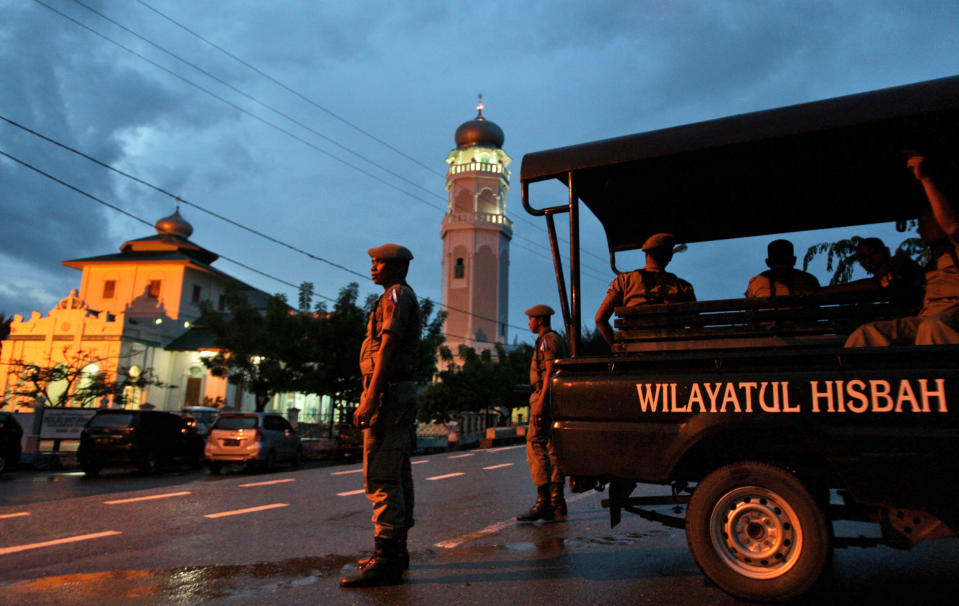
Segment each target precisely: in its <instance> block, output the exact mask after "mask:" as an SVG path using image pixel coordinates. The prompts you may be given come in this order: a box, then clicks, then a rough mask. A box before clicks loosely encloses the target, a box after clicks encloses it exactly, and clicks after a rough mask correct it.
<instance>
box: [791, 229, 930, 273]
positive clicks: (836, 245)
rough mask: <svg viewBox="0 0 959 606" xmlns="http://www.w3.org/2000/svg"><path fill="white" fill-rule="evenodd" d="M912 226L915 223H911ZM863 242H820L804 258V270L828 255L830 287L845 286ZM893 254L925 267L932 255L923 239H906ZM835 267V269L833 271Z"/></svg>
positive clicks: (846, 240) (854, 238) (810, 248)
mask: <svg viewBox="0 0 959 606" xmlns="http://www.w3.org/2000/svg"><path fill="white" fill-rule="evenodd" d="M910 223H912V224H914V223H915V221H912V222H910ZM862 240H863V238H861V237H860V236H852V237H851V238H848V239H844V240H837V241H836V242H820V243H819V244H815V245H813V246H810V247H809V249H807V250H806V255H805V256H804V257H803V270H807V269H808V268H809V264H810V263H811V262H812V261H813V259H815V258H816V256H817V255H822V254H825V255H826V271H830V272H832V276H830V278H829V285H830V286H834V285H836V284H845V283H847V282H849V280H850V279H851V278H852V272H853V269H854V268H855V264H856V247H857V246H859V243H860V242H861V241H862ZM893 254H904V255H906V256H908V257H910V258H912V260H914V261H916V262H917V263H919V265H920V266H924V265H925V264H926V263H927V262H928V261H929V255H930V254H931V252H930V250H929V246H928V245H926V243H925V242H923V241H922V239H921V238H906V239H905V240H903V241H902V242H900V243H899V246H898V247H896V250H895V252H894V253H893ZM834 267H835V269H833V268H834Z"/></svg>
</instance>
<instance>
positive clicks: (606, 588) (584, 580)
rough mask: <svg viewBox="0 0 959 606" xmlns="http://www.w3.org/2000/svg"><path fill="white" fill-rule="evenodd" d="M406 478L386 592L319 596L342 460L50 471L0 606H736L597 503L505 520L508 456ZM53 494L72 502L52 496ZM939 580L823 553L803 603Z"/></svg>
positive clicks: (351, 500) (891, 598)
mask: <svg viewBox="0 0 959 606" xmlns="http://www.w3.org/2000/svg"><path fill="white" fill-rule="evenodd" d="M413 470H414V479H415V482H416V488H417V506H416V512H417V525H416V527H415V528H414V529H413V531H412V532H411V534H410V549H411V552H412V570H411V571H410V577H409V582H408V583H407V584H405V585H402V586H398V587H385V588H377V589H366V590H351V591H347V590H341V589H340V588H339V587H338V586H337V580H338V579H339V577H340V576H341V575H342V574H343V573H344V572H349V571H350V569H351V567H352V565H353V562H355V560H356V559H357V558H359V557H362V556H364V555H366V553H367V551H368V549H369V548H370V547H371V544H372V539H371V528H370V521H369V517H370V511H369V505H368V504H367V501H366V499H365V498H364V496H363V494H362V474H361V472H360V468H359V466H358V465H355V464H353V465H346V466H333V467H312V468H307V469H301V470H281V471H279V472H277V473H273V474H257V475H251V474H241V473H230V474H227V475H225V476H220V477H212V476H204V475H202V474H198V473H195V472H193V473H191V472H181V473H174V474H169V475H167V474H165V475H162V476H158V477H157V478H156V479H155V480H154V481H156V482H159V484H158V485H153V486H150V487H144V488H137V489H134V490H123V491H121V490H116V489H115V486H113V483H115V484H123V485H129V484H133V485H134V486H136V485H137V482H138V481H139V480H135V479H134V477H133V476H132V475H129V474H127V475H124V474H120V475H118V476H116V477H113V476H107V477H106V478H104V480H105V482H106V483H104V484H96V483H92V482H90V481H85V482H82V481H80V480H79V479H78V478H76V477H75V476H63V478H64V479H62V480H61V481H60V482H49V484H51V485H54V484H60V485H61V486H62V487H61V486H57V487H55V488H54V489H53V490H54V492H56V493H58V497H57V498H55V499H41V498H39V497H38V496H37V495H41V494H46V492H47V491H32V494H34V497H25V496H22V495H23V494H24V493H23V491H19V490H18V491H9V492H15V493H17V494H21V497H20V499H21V501H22V502H17V503H10V502H9V500H10V499H11V498H12V499H14V500H15V499H16V498H17V497H16V496H13V497H11V496H9V495H7V496H5V497H3V501H2V502H3V503H4V504H3V505H2V506H0V604H4V605H19V604H29V605H31V606H35V605H43V604H71V605H74V604H79V605H87V604H90V605H96V606H107V605H110V604H196V603H211V604H256V605H260V604H263V603H264V602H270V603H282V604H330V605H334V604H380V603H390V604H393V603H411V604H424V605H433V604H437V605H438V604H443V605H448V604H497V603H502V604H515V603H533V602H536V603H550V604H553V605H556V606H561V605H567V604H570V605H571V604H576V605H582V604H597V603H603V604H688V603H698V604H703V605H711V604H737V603H740V602H738V601H736V600H734V599H732V598H730V597H728V596H726V595H725V594H723V593H722V592H721V591H719V590H718V589H716V588H715V587H712V586H710V585H709V584H708V583H707V582H706V581H705V580H704V577H703V576H702V574H701V573H700V572H699V570H698V569H697V567H696V565H695V563H694V562H693V560H692V557H691V556H690V555H689V551H688V549H687V548H686V543H685V538H684V536H683V533H682V531H679V530H674V529H669V528H665V527H662V526H659V525H656V524H652V523H649V522H646V521H645V520H642V519H640V518H638V517H635V516H629V517H626V518H624V520H623V522H622V523H621V524H620V525H619V526H617V527H616V528H615V529H610V528H609V522H608V518H607V512H606V510H604V509H603V508H602V507H601V504H600V502H601V499H602V498H603V496H604V495H602V494H597V493H594V492H590V493H586V494H584V495H573V496H571V498H570V518H569V520H568V521H566V522H563V523H548V524H544V523H537V524H517V523H516V522H515V521H513V517H514V516H515V514H516V513H517V512H519V511H521V510H523V509H525V508H526V507H528V506H529V505H530V503H531V501H532V498H533V496H534V491H533V490H532V488H531V486H530V484H529V479H528V472H527V470H526V465H525V453H524V450H523V448H522V447H521V446H514V447H507V448H502V449H499V448H497V449H488V450H473V451H466V452H460V453H441V454H436V455H430V456H422V457H417V458H415V459H414V466H413ZM37 477H39V478H44V477H50V474H40V475H38V476H37ZM54 477H55V476H54ZM17 481H19V480H14V482H17ZM4 482H7V479H6V478H4V481H3V482H0V489H2V488H3V487H5V484H4ZM44 482H46V480H41V481H40V482H37V484H40V485H42V484H43V483H44ZM97 482H99V480H98V481H97ZM71 485H76V486H78V487H81V488H82V490H83V491H86V492H81V493H79V494H75V495H74V496H68V495H69V494H70V493H71V492H72V490H71ZM12 486H14V484H11V483H10V482H7V486H6V487H12ZM98 486H99V487H101V488H106V489H107V490H106V491H98V489H97V487H98ZM641 489H643V490H644V491H646V492H649V493H652V491H653V490H660V489H658V488H655V487H646V486H643V487H641ZM78 490H79V488H78ZM26 492H31V491H26ZM957 569H959V542H957V541H956V540H954V539H948V540H940V541H931V542H929V543H926V544H921V545H919V546H918V547H917V548H915V549H913V550H911V551H908V552H901V551H895V550H891V549H887V548H884V547H880V548H873V549H868V550H863V549H851V550H837V552H836V556H835V561H834V564H833V566H832V569H831V571H830V575H829V578H827V579H826V582H825V583H824V585H823V587H822V588H821V589H820V590H819V591H818V592H817V593H816V594H815V595H813V596H811V597H810V598H809V599H808V600H807V601H806V602H805V603H820V604H844V603H849V604H853V603H855V604H863V603H871V604H897V605H898V606H901V604H904V603H909V604H913V603H919V602H936V601H938V602H947V601H948V602H951V601H952V599H954V596H955V593H956V590H957V589H959V581H957V580H956V578H955V572H956V570H957ZM919 596H921V599H917V597H919Z"/></svg>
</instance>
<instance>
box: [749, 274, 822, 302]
mask: <svg viewBox="0 0 959 606" xmlns="http://www.w3.org/2000/svg"><path fill="white" fill-rule="evenodd" d="M817 290H819V280H817V279H816V276H814V275H812V274H811V273H808V272H805V271H802V270H799V269H796V268H794V267H790V268H789V269H787V270H782V269H768V270H766V271H764V272H763V273H761V274H759V275H758V276H753V278H752V279H751V280H749V286H748V287H747V288H746V296H747V297H749V298H757V297H788V296H791V295H809V294H812V293H814V292H816V291H817Z"/></svg>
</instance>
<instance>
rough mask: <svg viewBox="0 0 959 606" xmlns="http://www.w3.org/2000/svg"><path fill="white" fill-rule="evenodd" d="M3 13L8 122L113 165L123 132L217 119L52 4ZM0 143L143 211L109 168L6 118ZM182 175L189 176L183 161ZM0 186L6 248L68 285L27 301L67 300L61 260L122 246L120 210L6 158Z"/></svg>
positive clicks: (22, 267)
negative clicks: (113, 223) (117, 225)
mask: <svg viewBox="0 0 959 606" xmlns="http://www.w3.org/2000/svg"><path fill="white" fill-rule="evenodd" d="M4 13H5V15H6V16H7V17H8V18H5V19H3V20H0V37H2V39H3V42H4V48H5V49H11V48H15V49H17V52H3V53H0V72H2V73H3V74H4V85H3V98H2V102H0V114H2V115H4V116H6V117H7V118H9V119H11V120H14V121H16V122H18V123H20V124H22V125H23V126H26V127H27V128H30V129H32V130H35V131H37V132H39V133H41V134H43V135H46V136H47V137H50V138H52V139H55V140H57V141H60V142H63V143H64V144H66V145H69V146H71V147H74V148H77V149H79V150H81V151H83V152H85V153H87V154H89V155H91V156H93V157H95V158H97V159H99V160H101V161H103V162H106V163H108V164H114V165H116V164H118V163H119V162H121V161H122V160H123V158H124V156H125V152H124V149H123V139H124V136H125V134H126V133H130V132H133V131H135V130H136V129H137V128H139V127H141V126H146V125H149V126H150V127H152V128H168V129H173V130H176V129H196V128H198V127H209V125H210V124H211V123H215V122H216V121H217V120H218V118H217V115H216V114H213V115H210V114H209V112H208V111H206V112H201V111H200V110H199V109H197V108H195V107H190V103H188V101H189V98H188V97H187V96H186V95H185V94H184V93H183V92H182V91H176V92H175V91H171V90H170V89H168V88H166V87H164V86H162V85H158V84H157V83H156V82H155V81H151V80H147V79H146V76H145V75H144V73H142V72H140V71H136V70H134V69H132V68H130V67H129V65H123V64H121V59H120V58H119V55H118V53H117V52H116V50H115V49H113V48H106V47H103V46H102V45H99V44H96V43H94V41H93V40H91V37H90V35H89V34H88V33H87V32H84V31H82V30H78V29H77V28H76V27H75V26H74V25H73V24H72V23H70V22H68V21H65V20H63V19H62V18H61V17H58V16H56V15H54V14H53V13H50V12H49V11H46V9H43V8H42V7H39V6H36V5H30V4H23V5H17V6H10V7H5V8H4ZM194 105H195V104H194ZM0 146H2V149H3V150H4V151H6V152H7V153H9V154H11V155H13V156H15V157H17V158H19V159H21V160H23V161H24V162H27V163H29V164H31V165H33V166H35V167H37V168H38V169H40V170H42V171H44V172H46V173H48V174H51V175H53V176H55V177H57V178H59V179H61V180H63V181H65V182H67V183H69V184H71V185H73V186H74V187H76V188H78V189H80V190H83V191H85V192H88V193H89V194H91V195H93V196H96V197H98V198H101V199H103V200H105V201H106V202H109V203H112V204H116V205H118V206H121V207H125V208H127V209H128V210H131V211H133V212H137V211H138V210H139V204H138V201H137V200H136V199H135V198H134V199H121V198H120V197H119V196H118V195H117V188H116V186H115V184H116V182H117V178H116V176H115V175H113V174H112V173H109V172H108V171H106V170H105V169H103V168H101V167H99V166H97V165H95V164H93V163H90V162H88V161H86V160H82V159H80V158H78V157H77V156H75V155H73V154H71V153H69V152H67V151H64V150H63V149H61V148H58V147H56V146H54V145H51V144H50V143H48V142H46V141H43V140H42V139H40V138H37V137H35V136H34V135H31V134H28V133H27V132H25V131H24V130H22V129H19V128H16V127H14V126H12V125H10V124H8V123H6V122H3V123H0ZM177 173H178V174H180V175H183V174H184V169H183V167H182V166H181V167H180V168H179V169H178V170H177ZM0 183H3V184H4V185H3V187H2V189H0V213H2V221H0V241H2V242H3V245H2V252H3V253H4V255H6V256H7V257H8V258H9V259H10V260H11V261H12V262H14V263H16V264H18V265H19V269H18V271H19V272H20V273H21V275H23V276H25V279H27V278H28V277H29V276H30V275H39V274H45V275H52V276H53V277H54V280H57V281H59V280H63V281H64V282H60V287H61V288H60V289H59V290H60V293H59V294H52V293H46V294H45V293H42V292H39V291H37V290H35V289H28V292H27V293H26V298H27V301H26V304H27V305H28V306H32V307H35V308H38V309H44V308H45V307H48V306H49V304H50V301H51V300H52V299H54V298H58V297H59V296H62V293H63V292H64V291H63V288H62V286H63V284H64V283H65V281H67V280H73V281H75V280H76V277H77V276H76V275H75V273H76V272H75V271H73V270H66V271H62V270H59V269H58V267H59V264H60V261H62V260H64V259H71V258H78V257H82V256H86V255H90V254H102V253H104V252H111V251H113V250H115V249H116V247H117V246H118V245H119V243H117V242H115V240H116V238H115V237H114V236H112V234H111V232H110V229H109V221H110V220H111V219H115V211H110V210H108V209H106V208H105V207H104V206H102V205H100V204H98V203H96V202H95V201H93V200H91V199H88V198H86V197H83V196H82V195H80V194H78V193H76V192H74V191H71V190H69V189H68V188H66V187H64V186H63V185H61V184H58V183H56V182H54V181H52V180H50V179H48V178H46V177H44V176H42V175H40V174H38V173H36V172H34V171H31V170H29V169H28V168H25V167H23V166H21V165H18V164H15V163H14V162H12V161H10V160H8V159H6V158H4V159H3V160H2V161H0ZM125 191H126V192H127V193H130V192H131V191H133V192H135V190H130V189H126V190H125ZM154 218H158V217H154ZM38 298H39V299H40V300H38ZM0 300H2V299H0ZM8 304H9V303H8ZM21 307H23V302H21Z"/></svg>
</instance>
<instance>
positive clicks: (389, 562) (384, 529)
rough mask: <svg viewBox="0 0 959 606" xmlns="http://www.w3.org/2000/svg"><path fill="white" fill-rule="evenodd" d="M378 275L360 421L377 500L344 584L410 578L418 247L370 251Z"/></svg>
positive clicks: (367, 478)
mask: <svg viewBox="0 0 959 606" xmlns="http://www.w3.org/2000/svg"><path fill="white" fill-rule="evenodd" d="M368 252H369V255H370V258H371V259H372V262H373V266H372V267H371V268H370V273H371V274H372V277H373V282H375V283H376V284H379V285H380V286H382V287H383V295H382V296H380V298H379V300H378V301H377V302H376V307H375V308H374V310H373V313H371V314H370V319H369V323H368V324H367V327H366V340H364V341H363V346H362V349H361V351H360V370H361V372H362V373H363V395H362V396H361V398H360V405H359V407H358V408H357V409H356V412H354V413H353V422H354V424H356V426H357V427H360V428H362V430H363V482H364V487H365V489H366V498H367V499H369V500H370V503H371V504H372V506H373V540H374V544H375V548H374V551H373V555H372V557H370V558H366V559H363V560H361V561H360V562H359V563H358V567H357V568H358V570H357V574H356V575H354V576H352V577H345V578H343V579H341V580H340V585H341V586H342V587H374V586H380V585H396V584H399V583H402V582H403V573H404V572H405V571H406V570H408V569H409V558H410V556H409V551H408V550H407V546H406V536H407V532H408V530H409V528H410V527H411V526H413V476H412V472H411V468H410V454H411V453H412V450H413V435H414V434H413V431H414V430H413V427H414V422H415V417H416V384H415V383H414V381H413V372H414V365H415V362H416V351H417V348H418V346H419V340H420V328H421V324H420V308H419V302H418V301H417V299H416V293H414V292H413V289H412V288H410V286H409V284H407V283H406V273H407V270H408V269H409V264H410V261H411V260H412V259H413V254H412V253H411V252H410V251H409V250H408V249H406V248H404V247H403V246H399V245H397V244H384V245H383V246H379V247H377V248H371V249H370V250H369V251H368Z"/></svg>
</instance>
